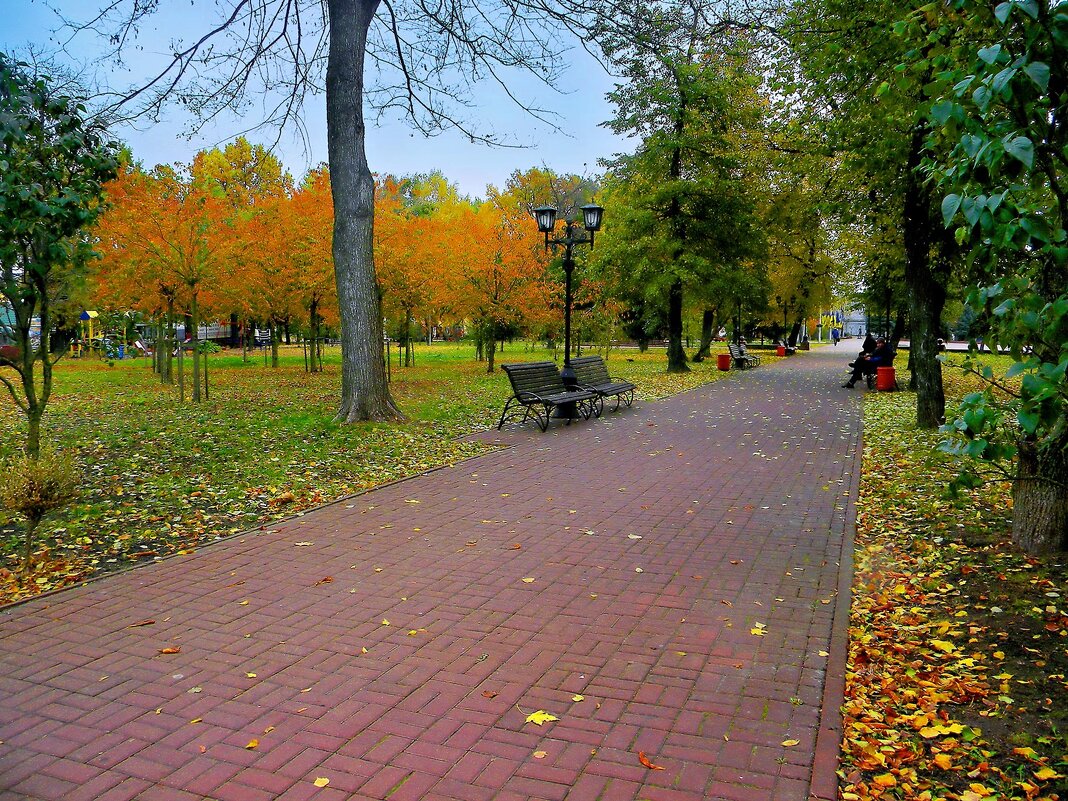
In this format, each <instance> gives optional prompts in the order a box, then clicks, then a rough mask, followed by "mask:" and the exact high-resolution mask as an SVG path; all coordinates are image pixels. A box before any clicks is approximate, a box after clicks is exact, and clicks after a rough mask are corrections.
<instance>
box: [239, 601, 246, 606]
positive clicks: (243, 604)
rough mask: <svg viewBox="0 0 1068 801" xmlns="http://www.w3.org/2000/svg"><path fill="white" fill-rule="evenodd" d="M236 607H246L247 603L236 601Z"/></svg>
mask: <svg viewBox="0 0 1068 801" xmlns="http://www.w3.org/2000/svg"><path fill="white" fill-rule="evenodd" d="M237 605H238V606H248V601H238V602H237Z"/></svg>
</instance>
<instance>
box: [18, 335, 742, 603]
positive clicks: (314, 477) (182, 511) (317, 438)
mask: <svg viewBox="0 0 1068 801" xmlns="http://www.w3.org/2000/svg"><path fill="white" fill-rule="evenodd" d="M473 354H474V350H473V348H472V347H470V346H457V345H443V344H439V345H434V346H432V347H427V348H419V349H417V351H416V365H415V366H414V367H408V368H400V367H398V366H396V365H394V366H393V368H392V375H393V381H392V384H391V389H392V391H393V394H394V397H395V398H396V400H397V402H398V404H399V405H400V407H401V408H402V409H403V410H404V411H405V413H406V414H408V415H409V418H410V422H408V423H404V424H397V425H378V424H363V425H339V424H336V423H334V422H333V419H332V418H333V415H334V411H335V409H336V404H337V399H338V396H339V392H340V388H339V385H340V363H339V362H340V354H339V353H338V351H337V350H336V349H333V350H331V351H329V352H328V353H327V360H326V372H324V373H320V374H312V375H309V374H308V373H306V372H305V371H304V365H303V356H302V354H301V351H300V349H299V348H297V347H294V348H288V349H283V359H282V364H281V366H280V367H279V368H270V367H267V366H265V365H264V363H263V361H262V360H261V359H258V358H253V359H251V360H250V361H249V362H247V363H246V362H243V361H242V359H241V356H240V355H239V354H236V353H234V352H227V353H222V354H216V355H213V356H212V357H211V358H212V363H211V367H210V371H209V372H210V376H211V388H210V399H209V400H207V401H205V402H203V403H201V404H199V405H194V404H192V403H190V402H189V401H188V400H187V402H186V403H185V404H182V403H180V402H179V397H178V389H177V387H175V386H170V385H162V384H160V382H159V379H158V377H157V376H155V375H154V374H153V373H152V371H151V370H150V369H148V367H149V366H148V364H147V362H146V360H145V359H133V360H126V361H119V362H115V363H113V364H110V365H109V364H106V363H104V362H101V361H98V360H83V361H77V360H68V359H64V360H63V361H61V362H60V363H59V365H58V366H57V369H56V378H55V381H56V383H55V392H54V395H53V400H52V402H51V404H50V405H49V409H48V415H47V417H46V420H45V435H46V437H48V439H49V441H50V443H51V444H52V445H54V446H55V447H57V448H59V449H61V450H63V451H64V452H66V453H69V454H71V455H72V457H73V458H74V459H75V461H76V462H77V464H78V473H79V477H80V487H79V497H78V500H77V501H76V502H75V503H73V504H71V505H70V506H69V507H67V508H65V509H63V510H62V511H60V512H57V513H55V514H53V515H51V516H49V517H48V518H46V519H45V520H44V522H43V523H42V524H41V527H40V529H39V537H38V539H39V541H40V543H41V548H40V549H39V550H38V551H37V552H36V554H35V557H34V569H33V572H32V574H31V575H30V576H29V577H28V578H27V579H26V580H24V581H21V582H20V576H19V574H18V571H17V565H18V558H17V554H18V553H19V548H20V541H21V537H20V529H19V526H18V524H17V522H16V521H11V520H5V519H4V518H3V517H2V516H0V604H2V603H5V602H9V601H14V600H18V599H20V598H26V597H29V596H32V595H36V594H39V593H41V592H46V591H49V590H53V589H57V588H60V587H64V586H68V585H71V584H75V583H77V582H79V581H83V580H85V579H87V578H90V577H93V576H96V575H99V574H101V573H107V572H112V571H115V570H120V569H123V568H126V567H129V566H131V565H137V564H142V563H146V562H153V561H156V560H159V559H162V558H164V557H166V556H169V555H172V554H176V553H188V552H191V551H192V550H194V549H196V548H197V547H200V546H201V545H203V544H205V543H208V542H212V541H214V540H217V539H220V538H222V537H226V536H230V535H233V534H237V533H239V532H242V531H246V530H249V529H254V528H256V527H258V526H260V525H262V524H263V523H265V522H266V521H269V520H273V519H278V518H281V517H286V516H290V515H293V514H298V513H300V512H302V511H303V510H306V509H310V508H313V507H315V506H319V505H322V504H324V503H329V502H331V501H336V500H338V499H340V498H343V497H346V496H348V495H351V494H353V493H356V492H360V491H362V490H366V489H368V488H370V487H374V486H377V485H381V484H383V483H386V482H389V481H394V480H397V479H401V478H405V477H407V476H413V475H418V474H419V473H423V472H426V471H427V470H432V469H435V468H438V467H442V466H444V465H449V464H454V463H456V462H457V461H459V460H462V459H465V458H468V457H471V456H475V455H478V454H479V453H483V452H485V451H486V449H487V448H488V447H489V446H487V445H485V444H483V443H479V442H473V441H470V440H468V439H464V435H465V434H468V433H470V432H472V431H478V430H485V429H488V428H492V427H493V426H495V425H496V423H497V418H498V415H499V414H500V410H501V408H502V407H503V406H504V402H505V399H506V397H507V395H508V392H509V389H508V381H507V379H506V377H505V376H504V374H503V373H502V372H501V371H500V370H498V371H496V372H494V373H492V374H487V373H486V363H485V362H476V361H475V360H474V358H473ZM546 358H552V354H551V353H550V352H549V351H545V350H538V349H533V348H530V347H528V346H527V345H525V344H523V343H516V344H509V345H508V346H507V350H506V351H504V352H503V353H500V354H499V355H498V363H501V362H520V361H536V360H540V359H546ZM665 365H666V357H665V355H664V352H663V350H660V351H658V352H649V353H645V354H642V353H638V352H637V351H634V350H617V351H613V352H612V353H611V354H610V357H609V368H610V370H611V372H612V373H613V374H616V375H619V376H621V377H623V378H627V379H629V380H631V381H633V382H634V383H636V384H638V387H639V393H638V394H639V397H640V398H641V399H645V400H650V399H655V398H660V397H664V396H666V395H670V394H674V393H676V392H681V391H684V390H687V389H692V388H694V387H696V386H699V385H701V384H704V383H707V382H708V381H712V380H715V379H718V378H721V377H724V376H726V375H728V373H720V372H719V371H718V370H717V369H716V361H715V358H712V359H710V360H706V361H705V362H703V363H702V364H696V365H693V370H692V372H689V373H682V374H671V375H669V374H667V373H666V372H665ZM187 381H188V376H187ZM189 391H190V390H189V387H188V385H187V388H186V393H187V397H188V394H189ZM23 426H24V422H23V419H22V418H21V416H20V415H19V414H18V413H17V412H16V410H15V409H14V406H13V404H10V403H7V404H4V403H2V402H0V457H3V456H4V455H6V454H8V453H13V452H14V451H16V450H17V449H18V448H19V443H20V442H21V438H22V437H23V436H24V434H23ZM0 514H2V513H0Z"/></svg>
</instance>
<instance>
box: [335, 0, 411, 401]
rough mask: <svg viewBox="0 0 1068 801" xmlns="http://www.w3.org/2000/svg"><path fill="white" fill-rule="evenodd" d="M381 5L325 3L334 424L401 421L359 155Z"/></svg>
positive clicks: (369, 191) (368, 190) (343, 0)
mask: <svg viewBox="0 0 1068 801" xmlns="http://www.w3.org/2000/svg"><path fill="white" fill-rule="evenodd" d="M379 1H380V0H328V4H327V5H328V13H329V15H330V17H329V19H330V55H329V61H328V63H327V70H326V127H327V146H328V152H329V158H330V180H331V183H332V184H333V198H334V246H333V255H334V275H335V278H336V280H337V298H338V310H339V313H340V316H341V404H340V406H339V408H338V413H337V419H338V420H339V421H342V422H356V421H359V420H400V419H403V418H404V415H402V414H401V412H400V410H399V409H398V408H397V406H396V404H395V403H394V402H393V398H392V397H391V396H390V394H389V386H388V384H387V381H386V369H385V364H384V362H383V359H382V302H381V298H380V296H379V291H378V281H377V279H376V277H375V266H374V259H373V256H372V234H373V226H374V192H375V187H374V179H373V178H372V176H371V171H370V169H369V168H368V166H367V153H366V151H365V149H364V134H365V126H364V120H363V65H364V54H365V51H366V49H367V29H368V27H369V26H370V24H371V20H372V19H373V18H374V15H375V10H376V9H377V8H378V4H379Z"/></svg>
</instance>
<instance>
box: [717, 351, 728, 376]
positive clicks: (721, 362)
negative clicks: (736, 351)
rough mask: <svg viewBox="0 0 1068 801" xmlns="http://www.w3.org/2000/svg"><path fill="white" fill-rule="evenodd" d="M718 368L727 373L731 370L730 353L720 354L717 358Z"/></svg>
mask: <svg viewBox="0 0 1068 801" xmlns="http://www.w3.org/2000/svg"><path fill="white" fill-rule="evenodd" d="M716 366H717V367H719V369H720V370H723V371H724V372H726V371H727V370H730V369H731V355H730V354H729V353H720V354H719V355H718V356H716Z"/></svg>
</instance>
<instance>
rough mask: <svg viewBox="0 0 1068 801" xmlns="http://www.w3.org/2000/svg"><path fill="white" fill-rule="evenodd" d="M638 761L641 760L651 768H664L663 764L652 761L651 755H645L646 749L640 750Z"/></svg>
mask: <svg viewBox="0 0 1068 801" xmlns="http://www.w3.org/2000/svg"><path fill="white" fill-rule="evenodd" d="M638 761H639V762H641V763H642V765H644V766H645V767H647V768H649V770H664V768H663V766H661V765H654V764H653V763H652V762H650V761H649V757H647V756H646V755H645V752H644V751H639V752H638Z"/></svg>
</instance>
